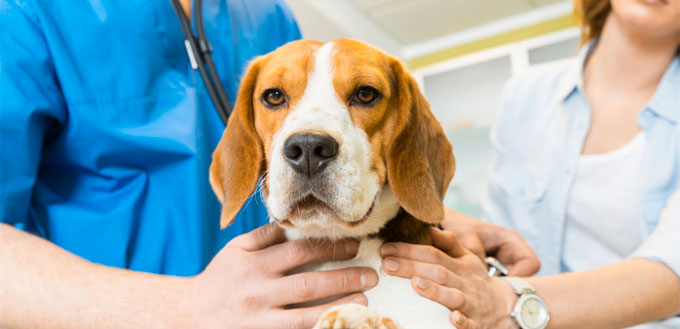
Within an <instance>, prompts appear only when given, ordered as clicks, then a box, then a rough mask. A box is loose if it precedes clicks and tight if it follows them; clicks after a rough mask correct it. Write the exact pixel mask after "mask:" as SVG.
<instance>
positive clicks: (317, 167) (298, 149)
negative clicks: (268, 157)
mask: <svg viewBox="0 0 680 329" xmlns="http://www.w3.org/2000/svg"><path fill="white" fill-rule="evenodd" d="M283 155H284V156H285V158H286V161H288V163H290V165H291V167H293V169H295V171H297V172H299V173H300V174H303V175H305V176H307V177H309V178H311V177H312V176H314V175H315V174H317V173H319V172H321V171H323V169H324V168H326V166H327V165H328V163H329V162H331V161H333V159H335V157H336V156H337V155H338V142H337V141H336V140H335V139H333V137H330V136H327V135H317V134H309V133H307V134H295V135H292V136H290V137H288V139H287V140H286V142H285V143H284V144H283Z"/></svg>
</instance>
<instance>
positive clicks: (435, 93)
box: [287, 0, 579, 217]
mask: <svg viewBox="0 0 680 329" xmlns="http://www.w3.org/2000/svg"><path fill="white" fill-rule="evenodd" d="M287 2H288V4H289V5H290V7H291V8H292V10H293V13H294V14H295V16H296V18H297V20H298V24H299V25H300V28H301V30H302V34H303V37H304V38H306V39H314V40H320V41H328V40H333V39H338V38H352V39H358V40H363V41H366V42H368V43H370V44H372V45H374V46H377V47H379V48H382V49H383V50H385V51H387V52H389V53H391V54H393V55H395V56H397V57H399V58H401V59H402V60H403V61H404V62H405V63H406V64H407V66H408V67H409V69H410V71H411V73H412V74H413V75H414V76H415V77H416V79H417V80H418V83H419V84H420V87H421V89H422V91H423V92H424V94H425V96H426V97H427V99H428V100H429V101H430V104H431V106H432V111H433V112H434V114H435V115H436V116H437V118H438V119H439V120H440V121H441V123H442V126H443V127H444V130H445V131H446V134H447V136H448V137H449V139H450V140H451V142H452V144H453V150H454V154H455V156H456V165H457V168H456V174H455V177H454V179H453V182H452V184H451V185H450V187H449V191H448V193H447V195H446V199H445V203H446V205H447V206H449V207H452V208H454V209H456V210H459V211H462V212H464V213H467V214H469V215H472V216H475V217H480V215H481V206H480V201H481V198H482V195H483V194H484V191H485V186H486V180H487V177H488V172H489V163H490V160H491V144H490V142H489V130H490V128H491V124H493V122H494V119H495V115H496V111H497V109H498V103H499V97H500V94H501V92H502V89H503V86H504V84H505V82H506V81H507V80H508V79H510V78H512V77H513V76H516V75H519V74H522V73H523V72H524V71H526V70H527V69H529V68H531V67H532V66H536V65H546V64H547V63H550V62H554V61H559V60H566V59H569V58H572V57H575V56H576V55H577V53H578V46H579V31H578V29H577V28H576V27H575V23H574V21H573V19H572V15H571V13H572V10H573V3H572V1H570V0H567V1H564V0H287Z"/></svg>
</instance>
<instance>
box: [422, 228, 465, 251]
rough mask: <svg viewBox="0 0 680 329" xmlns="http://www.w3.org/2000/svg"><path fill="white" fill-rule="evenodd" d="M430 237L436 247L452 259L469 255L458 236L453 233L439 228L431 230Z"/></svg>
mask: <svg viewBox="0 0 680 329" xmlns="http://www.w3.org/2000/svg"><path fill="white" fill-rule="evenodd" d="M430 236H431V237H432V242H433V243H434V246H435V247H437V248H438V249H439V250H441V251H443V252H445V253H446V254H448V255H449V256H451V257H461V256H464V255H465V254H467V250H465V248H463V246H462V245H461V243H460V241H459V240H458V237H456V234H455V233H453V232H451V231H442V230H440V229H438V228H435V227H431V228H430Z"/></svg>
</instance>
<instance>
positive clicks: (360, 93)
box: [354, 86, 380, 106]
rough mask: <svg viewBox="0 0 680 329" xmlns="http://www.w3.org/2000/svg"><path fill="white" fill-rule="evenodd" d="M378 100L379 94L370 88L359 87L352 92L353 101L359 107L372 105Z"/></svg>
mask: <svg viewBox="0 0 680 329" xmlns="http://www.w3.org/2000/svg"><path fill="white" fill-rule="evenodd" d="M379 98H380V92H378V90H376V89H375V88H373V87H370V86H361V87H359V88H357V89H356V91H354V101H355V102H356V103H357V105H360V106H370V105H373V103H375V102H376V101H377V100H378V99H379Z"/></svg>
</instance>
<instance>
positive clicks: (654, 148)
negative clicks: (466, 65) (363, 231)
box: [483, 42, 680, 328]
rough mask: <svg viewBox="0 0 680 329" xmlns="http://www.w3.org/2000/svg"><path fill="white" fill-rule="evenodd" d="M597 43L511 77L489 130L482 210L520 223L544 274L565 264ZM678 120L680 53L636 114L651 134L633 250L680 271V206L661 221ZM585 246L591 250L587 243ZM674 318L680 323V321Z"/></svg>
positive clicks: (679, 145) (679, 173)
mask: <svg viewBox="0 0 680 329" xmlns="http://www.w3.org/2000/svg"><path fill="white" fill-rule="evenodd" d="M595 46H596V43H594V42H591V43H590V44H588V45H587V46H585V47H583V49H582V51H581V53H580V54H579V57H578V59H576V60H572V61H568V62H561V63H557V64H550V65H547V66H543V67H538V68H536V69H533V70H531V71H530V72H529V73H527V74H526V75H524V76H521V77H519V78H517V79H514V80H512V81H511V82H509V83H508V85H507V86H506V89H505V91H504V94H503V97H502V99H501V108H500V111H499V114H498V118H497V122H496V126H495V127H494V128H493V129H492V132H491V141H492V144H493V147H494V156H493V160H492V169H491V176H490V179H489V188H488V193H487V195H486V198H485V199H484V202H483V208H484V218H485V220H487V221H490V222H493V223H496V224H499V225H502V226H506V227H510V228H512V229H514V230H517V231H518V232H519V233H520V234H521V235H522V236H523V237H524V238H525V239H526V241H527V242H528V243H529V245H530V246H531V247H532V248H534V250H535V251H536V253H537V254H538V257H539V258H540V261H541V271H540V272H539V275H548V274H556V273H560V272H564V271H566V270H567V269H566V267H565V266H564V263H563V254H564V250H563V246H564V244H565V241H564V236H565V235H564V228H565V217H566V209H567V205H568V202H569V196H570V192H571V188H572V185H573V183H574V179H575V177H576V173H577V171H578V167H577V166H578V160H579V157H580V154H581V150H582V148H583V144H584V141H585V138H586V135H587V133H588V131H589V128H590V120H591V111H590V107H589V105H588V102H587V100H586V97H585V94H584V91H583V73H582V72H583V66H584V63H585V60H586V58H587V57H588V55H589V54H590V53H591V52H592V49H594V47H595ZM679 120H680V57H676V58H675V59H674V60H673V61H672V63H671V64H670V66H669V67H668V69H667V71H666V72H665V74H664V75H663V78H662V80H661V82H660V83H659V86H658V87H657V90H656V92H655V94H654V95H653V97H652V99H651V100H650V102H649V104H648V105H647V106H646V107H645V108H644V109H643V110H642V111H641V112H640V114H639V115H638V118H637V121H638V124H639V125H640V127H641V128H642V129H643V130H644V133H645V134H646V137H647V138H646V142H645V154H644V158H643V160H642V161H643V163H642V168H643V169H642V172H641V173H640V175H641V178H642V180H641V182H642V183H641V189H640V191H639V193H640V195H639V200H640V205H639V209H640V210H641V212H642V214H641V215H642V217H643V219H644V223H645V225H644V226H645V230H646V231H645V232H644V233H645V236H646V240H645V241H644V242H643V243H642V245H641V246H639V248H638V249H637V251H635V252H633V254H631V255H630V256H629V257H646V258H650V259H654V260H656V261H661V262H663V263H665V264H666V265H667V266H669V267H670V268H671V269H672V270H673V271H675V273H676V274H678V275H679V276H680V211H670V210H669V209H666V211H665V212H664V213H669V215H667V216H665V218H664V221H665V223H664V225H659V222H660V217H661V213H662V211H664V209H665V208H667V202H668V200H669V198H670V196H671V195H672V194H673V193H674V192H675V191H676V190H677V189H678V186H679V185H678V184H679V183H680V126H679V125H678V121H679ZM675 199H678V197H676V198H675ZM677 201H680V199H679V200H677ZM678 206H679V205H673V206H672V207H671V206H669V208H674V209H677V208H678ZM657 227H659V229H658V230H656V229H657ZM655 230H656V232H655ZM581 252H582V254H583V257H588V252H589V251H588V250H581ZM675 320H680V319H678V318H676V319H675ZM671 321H673V320H671ZM672 325H673V326H672V327H673V328H680V324H678V321H673V324H672Z"/></svg>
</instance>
